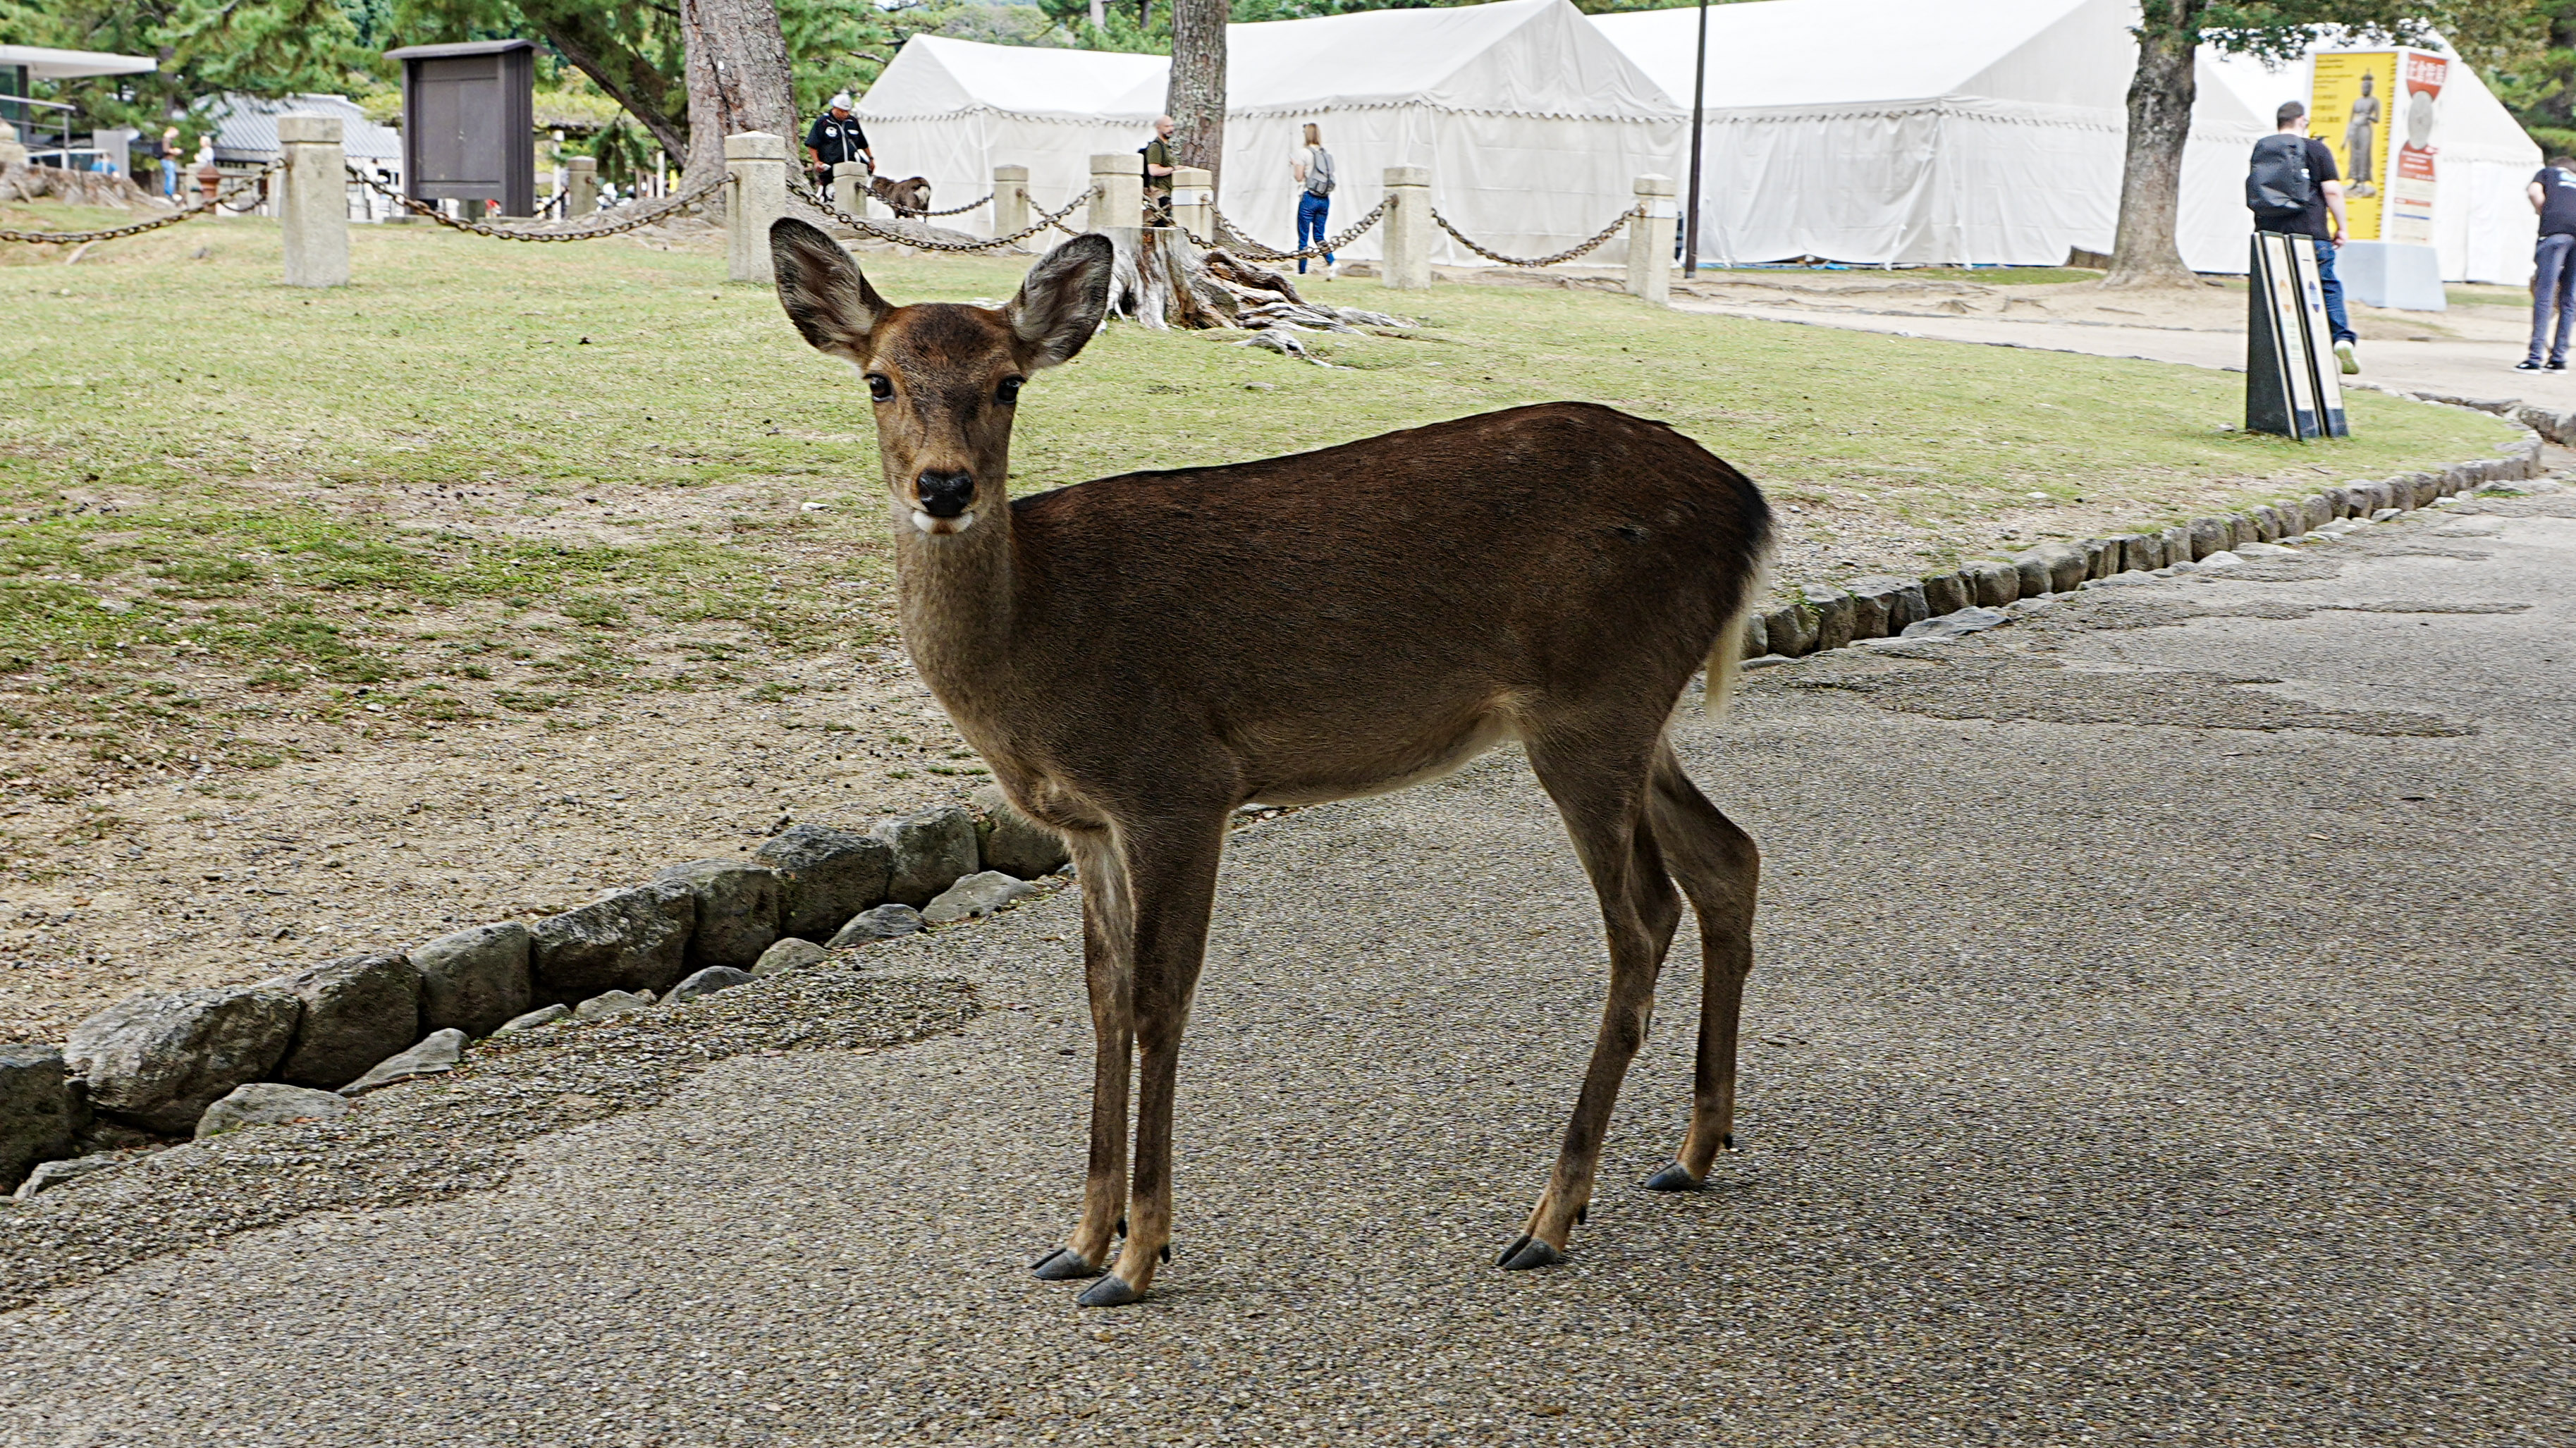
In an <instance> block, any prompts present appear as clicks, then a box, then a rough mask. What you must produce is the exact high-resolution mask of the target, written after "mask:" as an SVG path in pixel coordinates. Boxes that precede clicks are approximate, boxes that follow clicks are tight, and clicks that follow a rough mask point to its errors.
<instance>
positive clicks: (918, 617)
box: [895, 507, 1013, 724]
mask: <svg viewBox="0 0 2576 1448" xmlns="http://www.w3.org/2000/svg"><path fill="white" fill-rule="evenodd" d="M992 511H993V512H995V513H996V514H997V515H996V516H990V517H979V518H978V519H977V520H976V523H975V526H974V527H972V528H970V529H968V530H967V531H965V532H964V533H956V534H950V535H947V536H944V537H936V538H934V537H929V536H927V535H925V534H923V533H922V532H921V531H920V530H919V529H916V528H915V527H913V525H912V522H911V520H910V519H909V518H899V519H898V520H897V521H896V524H895V527H896V530H897V531H896V537H895V575H896V582H897V589H898V593H897V598H898V603H899V606H900V609H901V613H902V618H903V634H904V644H905V647H906V648H908V649H909V650H910V651H911V653H912V661H913V665H914V667H916V668H918V669H919V670H920V671H921V677H922V680H923V682H925V683H927V684H929V685H930V690H931V692H932V693H934V694H936V695H938V696H939V702H940V703H942V704H944V705H946V706H947V708H948V711H949V713H950V714H951V715H952V716H957V717H958V722H959V723H960V724H965V723H966V722H967V716H981V715H984V714H986V713H989V712H990V711H991V710H992V709H993V708H994V707H996V705H997V704H998V701H999V698H1000V695H1001V693H1002V685H1003V681H1004V679H1005V678H1006V676H1007V675H1008V672H1009V669H1010V658H1011V618H1012V612H1013V607H1012V590H1013V580H1012V568H1011V525H1010V517H1009V509H1008V508H1007V507H1004V508H1002V509H999V510H992Z"/></svg>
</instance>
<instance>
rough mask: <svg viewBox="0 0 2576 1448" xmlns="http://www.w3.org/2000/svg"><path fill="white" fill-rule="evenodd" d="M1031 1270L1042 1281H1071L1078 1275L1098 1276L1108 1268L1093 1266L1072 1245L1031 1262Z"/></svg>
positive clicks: (1057, 1249) (1059, 1248)
mask: <svg viewBox="0 0 2576 1448" xmlns="http://www.w3.org/2000/svg"><path fill="white" fill-rule="evenodd" d="M1029 1270H1030V1271H1031V1272H1034V1273H1036V1274H1037V1277H1038V1280H1039V1281H1040V1282H1071V1281H1073V1280H1074V1279H1075V1278H1077V1277H1097V1276H1099V1275H1100V1274H1101V1273H1102V1272H1104V1271H1106V1270H1108V1269H1106V1268H1102V1267H1094V1266H1092V1265H1091V1263H1090V1261H1089V1260H1088V1259H1086V1258H1085V1257H1084V1256H1083V1255H1082V1254H1081V1253H1079V1252H1077V1251H1075V1250H1073V1249H1072V1248H1071V1247H1058V1248H1056V1249H1055V1250H1054V1251H1052V1252H1049V1253H1048V1254H1046V1255H1045V1256H1043V1257H1040V1258H1039V1259H1038V1260H1036V1261H1035V1262H1032V1263H1030V1264H1029Z"/></svg>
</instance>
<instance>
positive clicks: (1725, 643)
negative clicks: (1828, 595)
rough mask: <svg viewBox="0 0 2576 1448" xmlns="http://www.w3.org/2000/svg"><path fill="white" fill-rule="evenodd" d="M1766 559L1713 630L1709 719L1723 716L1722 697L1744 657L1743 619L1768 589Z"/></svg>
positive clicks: (1730, 691)
mask: <svg viewBox="0 0 2576 1448" xmlns="http://www.w3.org/2000/svg"><path fill="white" fill-rule="evenodd" d="M1770 572H1771V570H1770V568H1769V567H1768V566H1767V563H1766V565H1765V566H1763V567H1759V568H1756V569H1755V570H1754V572H1753V576H1752V577H1750V578H1748V579H1746V580H1745V582H1744V592H1743V594H1742V595H1741V596H1740V597H1739V598H1737V600H1736V603H1735V611H1734V612H1732V613H1730V614H1728V615H1727V616H1726V623H1725V626H1724V627H1722V628H1720V629H1719V630H1718V631H1717V642H1716V643H1714V644H1712V645H1710V646H1709V650H1708V695H1707V714H1708V717H1709V718H1711V719H1722V718H1724V717H1726V701H1727V698H1728V696H1729V695H1732V694H1733V693H1734V692H1735V679H1736V676H1737V675H1738V674H1739V673H1741V672H1742V664H1743V661H1744V621H1745V620H1746V619H1748V618H1750V617H1752V615H1753V610H1754V609H1755V608H1756V607H1758V606H1760V604H1761V602H1762V600H1763V599H1764V598H1765V597H1767V596H1768V595H1769V593H1770V591H1771V586H1770V585H1771V580H1770Z"/></svg>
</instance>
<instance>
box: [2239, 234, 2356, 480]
mask: <svg viewBox="0 0 2576 1448" xmlns="http://www.w3.org/2000/svg"><path fill="white" fill-rule="evenodd" d="M2315 245H2316V243H2315V242H2314V241H2313V240H2312V239H2311V238H2308V237H2304V236H2283V235H2281V234H2280V233H2278V232H2269V231H2259V232H2256V233H2255V234H2254V256H2253V267H2252V269H2251V271H2250V272H2249V274H2248V276H2247V281H2248V282H2249V284H2250V285H2248V287H2247V288H2246V292H2247V307H2246V328H2245V428H2246V430H2247V431H2249V432H2268V433H2275V434H2278V435H2279V436H2282V437H2295V438H2311V437H2342V436H2344V435H2345V434H2346V432H2347V427H2346V424H2345V421H2344V410H2343V388H2342V386H2341V379H2340V378H2339V377H2338V375H2337V373H2336V366H2337V363H2336V359H2335V355H2334V352H2333V351H2332V345H2333V344H2332V338H2331V337H2330V336H2329V335H2328V332H2327V323H2326V310H2325V290H2324V287H2323V285H2322V284H2321V282H2320V279H2319V276H2318V272H2317V259H2316V252H2315V250H2314V247H2315Z"/></svg>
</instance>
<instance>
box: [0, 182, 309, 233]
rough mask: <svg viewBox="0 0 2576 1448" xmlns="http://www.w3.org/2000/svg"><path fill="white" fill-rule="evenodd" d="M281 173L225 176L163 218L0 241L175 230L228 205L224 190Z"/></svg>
mask: <svg viewBox="0 0 2576 1448" xmlns="http://www.w3.org/2000/svg"><path fill="white" fill-rule="evenodd" d="M284 169H286V163H285V162H283V161H276V162H271V163H270V164H269V166H268V167H267V168H266V169H265V170H263V171H261V172H260V173H259V174H258V175H255V176H227V177H225V178H224V180H223V182H222V184H221V186H219V187H218V188H217V190H216V192H215V194H214V195H212V196H205V197H200V198H198V199H197V201H196V202H195V203H193V204H191V205H188V206H183V207H181V208H179V209H178V210H176V211H173V212H171V213H170V214H169V215H167V216H156V217H154V218H152V219H151V220H150V221H137V222H133V223H130V224H128V225H125V226H111V227H107V228H105V229H103V230H99V231H0V241H31V242H34V243H36V244H37V245H39V246H86V245H88V244H89V243H91V242H94V241H114V240H115V239H116V238H118V237H120V236H141V235H142V234H143V233H145V232H147V231H159V230H160V229H161V228H162V227H165V226H176V225H178V224H179V223H180V222H182V221H186V220H188V219H190V218H191V217H197V216H205V215H208V214H209V213H212V212H214V211H215V210H217V209H219V208H221V207H223V206H225V205H227V204H229V203H228V202H227V201H226V199H225V196H224V191H225V189H226V188H229V189H230V190H231V191H232V194H233V195H234V196H236V197H238V196H239V195H240V194H241V191H242V188H244V187H249V186H259V185H264V184H266V183H267V181H268V178H270V177H271V176H274V175H276V174H277V173H278V172H280V171H282V170H284ZM236 209H238V208H236Z"/></svg>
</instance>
